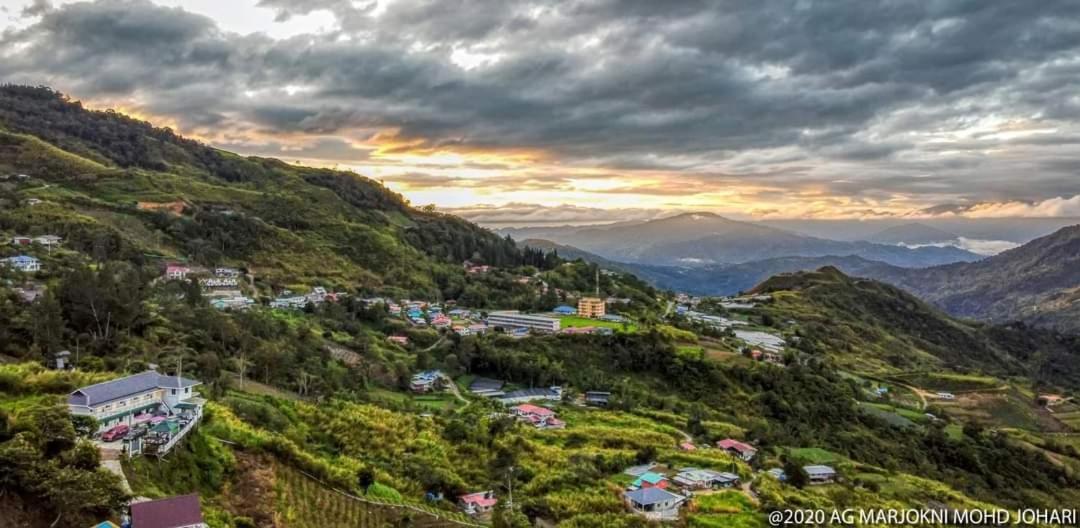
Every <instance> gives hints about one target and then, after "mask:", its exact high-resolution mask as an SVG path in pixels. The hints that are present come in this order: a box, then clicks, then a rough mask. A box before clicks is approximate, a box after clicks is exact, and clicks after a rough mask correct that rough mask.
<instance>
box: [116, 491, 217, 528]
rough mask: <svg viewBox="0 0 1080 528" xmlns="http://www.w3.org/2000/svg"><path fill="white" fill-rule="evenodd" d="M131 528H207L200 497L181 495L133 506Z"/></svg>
mask: <svg viewBox="0 0 1080 528" xmlns="http://www.w3.org/2000/svg"><path fill="white" fill-rule="evenodd" d="M131 528H207V524H206V523H204V522H203V516H202V508H201V507H200V506H199V496H198V495H195V494H191V495H181V496H179V497H170V498H168V499H160V500H154V501H147V502H137V503H135V504H132V505H131Z"/></svg>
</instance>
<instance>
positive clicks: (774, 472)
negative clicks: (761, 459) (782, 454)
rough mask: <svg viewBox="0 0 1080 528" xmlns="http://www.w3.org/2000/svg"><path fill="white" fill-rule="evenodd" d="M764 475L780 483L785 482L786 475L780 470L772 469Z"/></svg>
mask: <svg viewBox="0 0 1080 528" xmlns="http://www.w3.org/2000/svg"><path fill="white" fill-rule="evenodd" d="M765 473H768V474H769V475H771V476H772V477H773V478H774V479H776V480H779V481H780V482H784V481H785V480H787V473H784V470H783V469H780V468H772V469H770V470H768V471H766V472H765Z"/></svg>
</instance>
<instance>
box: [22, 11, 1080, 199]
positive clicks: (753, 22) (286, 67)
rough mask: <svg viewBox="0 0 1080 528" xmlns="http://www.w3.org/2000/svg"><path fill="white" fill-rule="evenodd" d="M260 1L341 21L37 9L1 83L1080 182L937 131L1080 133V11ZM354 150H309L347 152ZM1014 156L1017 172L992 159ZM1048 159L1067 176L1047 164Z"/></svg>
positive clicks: (698, 163) (699, 161) (642, 151)
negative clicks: (308, 24) (222, 20)
mask: <svg viewBox="0 0 1080 528" xmlns="http://www.w3.org/2000/svg"><path fill="white" fill-rule="evenodd" d="M260 5H262V6H264V7H267V8H273V9H276V10H277V11H278V14H279V19H282V20H287V19H288V18H289V17H291V16H296V15H305V14H309V13H311V12H313V11H317V10H328V11H330V12H332V13H334V15H335V16H336V19H337V21H338V24H339V28H337V29H336V30H335V31H333V32H331V33H328V34H322V35H311V36H308V35H305V36H299V37H294V38H291V39H286V40H273V39H270V38H268V37H265V36H262V35H258V34H256V35H249V36H241V35H237V34H231V33H227V32H224V31H222V30H221V29H219V28H218V27H217V26H216V24H215V23H214V21H213V20H211V19H209V18H206V17H203V16H198V15H193V14H190V13H187V12H184V11H182V10H179V9H169V8H163V7H159V6H155V5H153V4H152V3H150V2H149V1H146V0H142V1H140V0H131V1H126V0H99V1H96V2H90V3H79V4H69V5H65V6H63V7H60V8H51V7H50V6H49V5H48V4H47V3H44V2H39V3H35V4H34V6H33V8H32V12H29V14H30V15H33V16H40V21H38V22H36V23H34V24H32V25H30V26H29V27H27V28H25V29H23V30H19V31H9V32H8V33H7V34H5V35H4V36H3V37H2V40H0V50H5V49H6V50H9V51H7V52H4V51H0V55H2V57H0V58H2V59H3V60H2V61H0V78H3V79H4V80H6V81H14V82H28V83H47V84H51V85H54V86H56V87H57V88H59V89H62V90H66V91H71V92H73V93H74V94H75V95H77V96H79V97H86V98H103V99H106V100H112V99H117V98H122V97H128V98H131V99H133V100H135V101H137V102H138V104H139V105H141V106H142V107H143V108H144V109H145V110H146V111H148V112H150V113H153V114H159V115H164V116H168V117H170V118H172V119H175V120H176V121H178V122H179V123H180V125H181V126H182V127H185V128H190V129H194V130H201V131H207V130H209V131H213V130H218V129H220V128H226V127H227V128H229V129H231V130H235V131H238V132H237V133H242V132H244V131H248V132H257V133H259V134H285V135H294V134H311V135H318V136H326V135H333V134H339V135H341V136H347V137H348V138H350V139H354V140H355V139H372V138H376V137H377V136H378V137H386V133H385V131H387V130H393V131H396V133H397V136H396V138H395V141H396V143H397V146H393V147H388V148H392V149H393V148H396V149H425V148H427V149H431V148H439V147H450V148H460V149H474V150H484V149H535V150H540V151H546V152H549V153H551V154H552V155H553V156H555V157H557V158H559V159H561V160H564V161H565V162H567V163H578V164H587V165H594V166H601V167H605V168H608V169H611V170H625V171H639V170H671V171H675V172H678V171H694V172H696V173H698V174H706V175H707V174H710V173H713V172H716V171H717V170H720V171H722V172H724V173H725V174H729V173H733V171H732V170H731V169H733V168H738V169H744V170H745V172H746V174H745V175H740V174H734V176H733V179H734V180H736V181H737V180H739V179H740V178H742V179H745V180H746V181H750V182H753V181H755V180H756V179H757V178H758V177H757V175H760V174H776V173H778V172H781V173H782V172H783V171H784V170H785V169H786V168H787V167H788V166H789V165H791V164H795V165H798V169H799V170H796V171H792V174H788V175H787V176H786V177H788V178H790V180H789V181H790V182H792V183H793V184H814V185H818V186H821V187H823V188H824V189H825V190H826V191H828V190H833V191H836V192H843V193H846V194H851V195H858V194H860V193H870V194H873V193H891V192H910V193H915V194H922V193H926V194H933V195H949V196H951V197H959V198H977V197H978V196H977V195H978V194H979V193H980V192H983V191H982V189H986V190H987V191H986V192H988V193H994V194H996V193H999V192H1006V191H1012V190H1016V188H1017V187H1021V186H1019V185H1011V184H1009V183H1007V179H1008V176H1009V174H1008V173H1006V172H1005V171H1022V172H1029V173H1030V171H1032V170H1039V171H1042V172H1045V174H1042V173H1040V174H1038V175H1032V176H1031V177H1030V178H1029V180H1032V181H1027V182H1026V184H1025V185H1023V186H1022V187H1023V191H1024V192H1025V195H1026V196H1030V197H1031V198H1032V199H1034V198H1040V197H1042V198H1045V197H1050V196H1058V195H1064V194H1074V193H1077V192H1080V184H1078V183H1077V179H1075V178H1074V179H1072V180H1071V181H1070V180H1069V179H1068V178H1067V177H1065V172H1066V171H1068V170H1070V169H1069V168H1070V167H1074V166H1075V163H1076V162H1078V161H1080V154H1075V153H1072V152H1071V150H1072V149H1071V147H1072V142H1061V143H1055V142H1054V141H1053V139H1052V138H1043V137H1041V136H1026V137H1019V138H1018V137H1006V136H1000V135H995V134H993V133H990V132H991V131H988V132H986V133H984V134H983V135H981V136H979V135H971V134H969V135H968V136H966V137H964V138H959V139H957V138H952V141H953V143H946V142H941V141H930V139H940V138H930V137H928V136H932V135H934V134H949V133H953V132H957V131H960V130H963V129H966V128H970V127H972V126H973V124H974V123H975V122H976V121H977V120H978V119H979V118H980V117H985V116H1005V117H1009V118H1015V119H1018V120H1024V121H1027V122H1028V124H1031V123H1035V124H1042V125H1044V126H1047V127H1051V128H1054V129H1056V130H1057V131H1058V134H1061V135H1062V136H1073V135H1076V134H1077V133H1080V131H1077V123H1076V121H1077V119H1078V118H1080V104H1078V103H1077V100H1076V98H1075V97H1074V96H1072V91H1073V90H1074V88H1075V84H1076V81H1077V78H1078V76H1080V54H1078V51H1080V2H1075V1H1067V0H1040V1H1038V2H1031V1H1026V0H1003V1H995V2H985V1H981V0H962V1H958V0H948V1H946V0H937V1H935V0H910V1H900V0H879V1H868V0H846V1H832V2H813V1H807V0H790V1H776V2H761V1H757V0H745V1H743V0H732V1H726V2H705V1H666V2H656V1H652V0H635V1H618V0H567V1H562V2H546V1H538V0H537V1H526V0H400V1H397V2H394V3H392V4H390V5H389V6H388V7H386V8H385V9H381V10H380V9H377V8H376V5H375V3H374V2H368V3H365V2H356V1H353V0H262V1H261V3H260ZM462 54H464V55H465V56H475V57H479V59H477V63H476V64H472V65H470V64H465V63H463V62H462V59H461V57H460V55H462ZM463 64H464V65H465V66H466V67H463V66H462V65H463ZM380 133H382V134H381V135H380ZM950 145H952V146H953V147H962V148H950ZM272 148H277V147H272ZM352 148H353V147H352V146H351V145H350V144H349V143H348V142H346V141H340V142H338V143H322V144H320V145H319V147H318V149H317V150H318V151H319V152H321V153H322V154H323V155H324V156H325V157H326V159H347V158H348V156H351V155H353V154H355V153H354V152H351V151H350V149H352ZM1003 148H1004V149H1010V152H1011V153H1012V155H1010V156H1008V157H1007V159H1004V160H1002V159H1000V158H995V157H994V156H996V154H995V152H999V151H1000V150H1001V149H1003ZM334 149H339V151H338V154H334V153H331V152H330V151H331V150H334ZM1066 149H1069V150H1070V151H1066ZM1047 154H1050V156H1048V159H1052V160H1053V162H1051V163H1042V162H1039V159H1040V158H1044V157H1047ZM809 164H816V165H818V166H820V167H824V168H823V169H821V170H819V171H818V172H816V173H815V172H813V171H805V170H802V169H803V168H804V167H805V166H807V165H809ZM1012 174H1015V173H1012ZM1073 174H1074V173H1073ZM916 176H918V177H924V178H925V179H921V180H910V182H909V183H910V185H906V186H905V185H904V179H905V178H909V179H910V178H914V177H916ZM927 176H930V177H929V178H926V177H927ZM695 178H697V177H696V176H695ZM726 181H727V180H726V179H718V180H717V183H720V182H726ZM835 182H841V183H835ZM692 187H693V188H708V187H709V186H708V185H704V184H703V185H695V186H692ZM633 188H634V186H632V185H628V186H626V187H619V188H617V189H616V192H618V191H620V190H624V189H633Z"/></svg>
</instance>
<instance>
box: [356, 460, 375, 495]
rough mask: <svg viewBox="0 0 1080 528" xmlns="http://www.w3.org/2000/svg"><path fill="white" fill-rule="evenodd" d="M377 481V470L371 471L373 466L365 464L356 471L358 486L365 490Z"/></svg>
mask: <svg viewBox="0 0 1080 528" xmlns="http://www.w3.org/2000/svg"><path fill="white" fill-rule="evenodd" d="M374 483H375V472H373V471H371V468H370V467H368V466H364V467H362V468H360V470H359V471H357V472H356V486H357V487H359V488H360V489H361V490H363V491H367V489H368V488H369V487H371V485H372V484H374Z"/></svg>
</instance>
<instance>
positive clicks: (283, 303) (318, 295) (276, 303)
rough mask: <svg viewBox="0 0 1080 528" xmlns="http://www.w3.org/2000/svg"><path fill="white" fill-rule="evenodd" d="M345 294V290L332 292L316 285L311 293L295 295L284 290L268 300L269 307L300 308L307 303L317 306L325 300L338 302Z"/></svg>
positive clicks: (304, 306)
mask: <svg viewBox="0 0 1080 528" xmlns="http://www.w3.org/2000/svg"><path fill="white" fill-rule="evenodd" d="M346 295H348V294H346V293H345V292H332V291H328V290H327V289H326V288H323V287H322V286H316V287H314V288H312V289H311V293H308V294H306V295H295V294H293V293H292V292H291V291H288V290H286V291H284V292H282V294H281V295H280V296H278V297H277V298H275V299H274V300H272V301H270V307H271V308H277V309H282V310H302V309H304V308H306V307H307V305H309V304H310V305H314V306H318V305H320V304H323V303H326V302H338V301H339V300H341V299H342V298H344V297H345V296H346Z"/></svg>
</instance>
